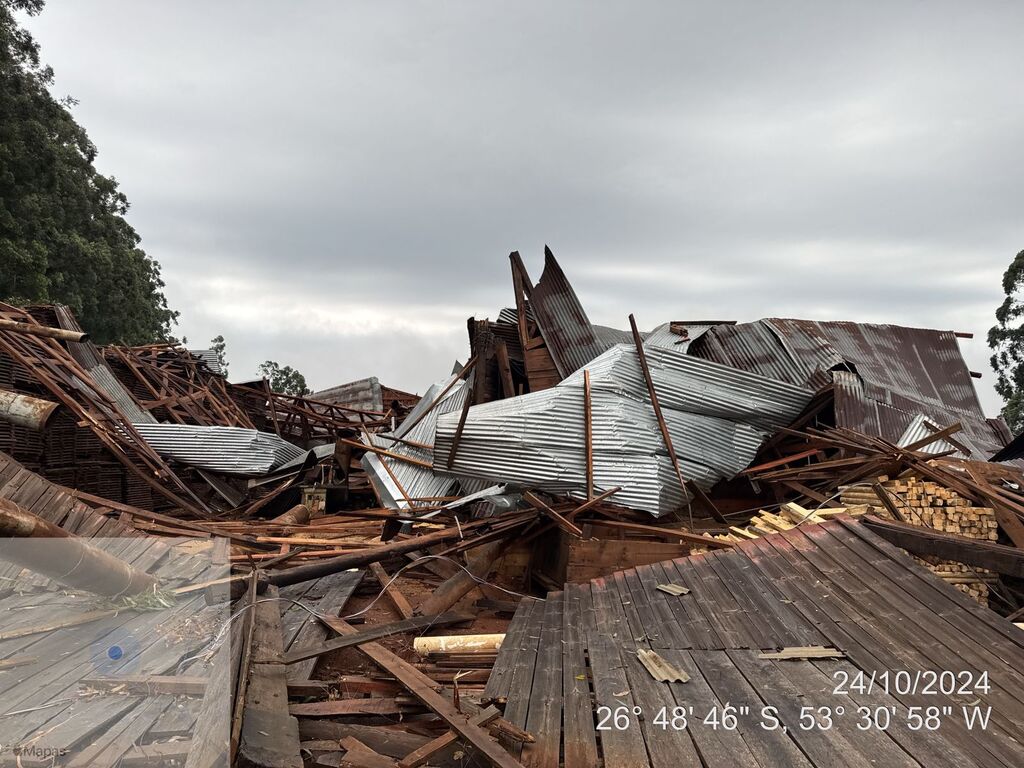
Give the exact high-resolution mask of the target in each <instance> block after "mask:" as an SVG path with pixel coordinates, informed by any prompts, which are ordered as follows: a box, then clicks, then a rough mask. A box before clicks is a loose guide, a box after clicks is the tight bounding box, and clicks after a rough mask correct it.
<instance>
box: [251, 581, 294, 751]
mask: <svg viewBox="0 0 1024 768" xmlns="http://www.w3.org/2000/svg"><path fill="white" fill-rule="evenodd" d="M276 597H277V589H275V588H273V587H268V588H267V594H266V595H265V598H264V599H261V600H258V601H256V603H255V608H253V609H252V610H253V611H255V614H254V616H253V635H252V656H251V658H252V664H251V666H250V669H249V670H248V674H249V684H248V686H247V688H246V691H245V710H244V712H243V714H242V734H241V739H240V741H239V744H238V765H239V766H242V767H243V768H302V758H301V757H300V756H299V725H298V722H297V721H296V719H295V718H294V717H293V716H292V715H291V714H289V712H288V678H287V674H286V669H285V665H284V664H283V663H281V660H280V658H281V650H282V648H281V646H282V634H281V610H280V603H279V602H278V601H277V600H276V599H274V598H276ZM243 672H244V670H243Z"/></svg>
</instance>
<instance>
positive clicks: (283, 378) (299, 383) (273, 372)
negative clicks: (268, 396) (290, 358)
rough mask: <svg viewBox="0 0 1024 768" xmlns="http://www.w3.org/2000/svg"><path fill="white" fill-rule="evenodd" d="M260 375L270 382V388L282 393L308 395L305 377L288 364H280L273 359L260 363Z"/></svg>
mask: <svg viewBox="0 0 1024 768" xmlns="http://www.w3.org/2000/svg"><path fill="white" fill-rule="evenodd" d="M259 372H260V375H261V376H262V377H263V378H265V379H266V380H267V381H269V382H270V388H271V389H272V390H274V391H275V392H280V393H281V394H284V395H299V396H301V395H308V394H309V392H310V390H309V388H308V387H306V377H305V376H303V375H302V374H301V373H299V372H298V371H296V370H295V369H294V368H292V367H291V366H290V365H285V366H281V365H278V364H277V363H275V362H274V361H273V360H267V362H265V363H262V364H260V367H259Z"/></svg>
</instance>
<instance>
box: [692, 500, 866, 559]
mask: <svg viewBox="0 0 1024 768" xmlns="http://www.w3.org/2000/svg"><path fill="white" fill-rule="evenodd" d="M871 511H872V508H871V507H870V506H869V505H867V504H860V503H850V504H849V505H848V506H844V507H823V508H820V509H807V508H806V507H802V506H800V505H799V504H796V503H795V502H787V503H785V504H782V505H781V506H780V507H779V510H778V512H777V513H775V512H767V511H765V510H763V509H762V510H761V511H759V512H758V513H757V514H756V515H754V516H753V517H752V518H750V522H749V523H747V524H746V525H745V526H737V525H731V526H729V532H728V533H724V534H719V535H717V536H715V538H716V539H718V540H719V541H733V542H739V541H743V540H744V539H756V538H759V537H761V536H766V535H768V534H771V533H779V532H780V531H788V530H790V529H791V528H795V527H796V526H798V525H812V524H814V523H823V522H825V521H826V520H828V519H830V518H833V517H836V516H837V515H850V516H853V517H858V516H860V515H863V514H867V513H869V512H871ZM701 551H707V549H706V548H703V549H702V550H701ZM696 552H697V549H696V548H695V549H692V550H690V553H691V554H695V553H696Z"/></svg>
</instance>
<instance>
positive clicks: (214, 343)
mask: <svg viewBox="0 0 1024 768" xmlns="http://www.w3.org/2000/svg"><path fill="white" fill-rule="evenodd" d="M210 349H211V350H212V351H213V353H214V354H215V355H217V362H218V363H220V370H221V373H223V374H224V376H227V375H228V359H227V356H226V354H225V350H226V349H227V344H226V343H225V341H224V337H223V336H219V335H218V336H214V337H213V338H212V339H210Z"/></svg>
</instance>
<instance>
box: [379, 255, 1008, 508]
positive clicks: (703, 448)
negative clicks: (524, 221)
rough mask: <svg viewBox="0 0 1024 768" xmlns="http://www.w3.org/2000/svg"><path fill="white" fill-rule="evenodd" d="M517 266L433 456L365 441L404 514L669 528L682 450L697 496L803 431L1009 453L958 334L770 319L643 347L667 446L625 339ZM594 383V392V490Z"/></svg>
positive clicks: (484, 328) (444, 418)
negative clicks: (511, 490) (769, 444)
mask: <svg viewBox="0 0 1024 768" xmlns="http://www.w3.org/2000/svg"><path fill="white" fill-rule="evenodd" d="M510 261H511V266H512V282H513V292H514V298H515V307H514V308H506V309H502V310H501V311H500V312H499V314H498V319H497V320H496V321H493V322H492V321H489V320H483V321H477V320H475V319H470V321H469V323H468V327H469V333H470V348H471V352H472V359H471V363H470V364H468V365H467V367H466V371H465V373H464V375H463V377H462V378H464V379H465V382H464V383H463V382H460V383H459V388H458V389H456V390H452V391H451V392H448V393H447V397H445V398H442V399H441V400H440V401H438V402H436V403H435V404H434V406H435V407H436V408H437V409H438V411H439V414H438V415H436V416H435V417H433V418H432V419H430V420H428V421H427V422H426V425H423V424H421V425H420V426H419V427H418V435H417V438H416V439H417V440H418V441H419V442H420V443H421V445H419V446H410V445H408V444H406V445H401V444H399V443H398V442H397V439H398V438H401V437H402V436H403V435H402V434H401V433H400V432H396V433H394V435H392V436H391V437H392V439H394V440H395V441H396V442H394V443H392V444H391V445H386V441H387V439H388V438H387V436H385V435H378V436H376V437H374V438H373V439H372V442H371V441H370V440H369V439H365V440H364V442H367V444H371V445H372V446H373V447H376V448H378V449H382V450H383V449H385V448H388V449H390V452H391V453H392V454H394V455H392V456H390V457H389V456H387V455H386V454H382V453H380V452H378V453H377V455H375V456H373V457H372V458H367V459H366V460H365V463H366V468H367V470H368V472H369V473H370V476H371V480H372V481H373V483H374V485H375V487H377V488H378V489H385V488H386V489H388V493H387V495H388V497H389V498H388V499H387V500H386V501H385V503H388V504H389V505H390V506H393V507H394V508H407V507H409V506H410V503H409V502H406V501H404V499H406V498H415V497H419V496H431V495H444V494H446V493H451V492H452V491H453V489H455V488H462V490H463V492H465V491H466V489H467V488H468V487H469V486H468V484H467V482H466V481H467V480H468V479H472V480H475V481H481V482H493V483H513V484H518V485H523V486H532V487H537V488H540V489H544V490H549V491H552V492H558V493H563V494H568V495H571V496H575V497H577V498H586V497H587V496H588V494H592V492H593V491H595V490H596V491H598V492H600V491H605V490H607V489H609V488H612V487H619V488H621V490H620V491H619V492H618V493H617V494H616V503H619V504H621V505H623V506H626V507H631V508H634V509H642V510H646V511H648V512H650V513H652V514H654V515H656V516H658V515H662V514H665V513H668V512H674V511H679V510H680V509H681V508H682V507H683V506H685V505H686V504H688V502H689V501H690V500H691V499H692V496H693V492H692V491H693V490H694V489H693V488H689V489H686V488H684V487H681V485H680V482H679V479H678V477H677V474H676V472H675V466H674V464H675V461H674V460H673V458H672V454H673V452H674V453H675V454H677V455H678V463H679V474H681V475H682V477H683V478H684V480H685V481H686V482H687V485H689V483H690V482H691V481H692V483H693V484H695V485H696V487H697V488H698V489H701V490H703V491H708V492H710V491H712V489H713V488H714V486H715V485H716V483H719V482H721V481H726V480H729V479H730V478H733V477H735V476H736V475H737V474H739V473H740V472H741V471H742V470H743V469H744V468H745V467H747V466H748V465H749V464H750V463H751V461H752V460H753V459H754V458H755V456H756V455H757V454H758V451H759V449H760V448H761V446H762V444H763V443H764V442H765V440H766V439H768V438H769V437H771V436H772V435H773V434H776V433H778V431H779V430H780V429H781V428H782V427H786V426H788V425H789V424H791V423H793V422H794V421H797V420H800V421H801V423H804V424H806V423H816V424H822V425H824V426H838V427H845V428H849V429H853V430H856V431H860V432H864V433H867V434H870V435H874V436H878V437H882V438H884V439H886V440H888V441H890V442H892V443H894V444H900V445H908V444H910V443H913V442H916V441H917V440H919V439H921V438H922V437H924V436H927V435H928V434H931V433H933V432H936V431H938V430H939V429H941V428H943V427H947V426H949V425H952V424H956V423H958V424H960V426H961V431H960V432H959V433H958V434H957V436H956V438H955V439H952V438H950V439H949V440H948V441H935V442H933V443H932V444H931V445H930V446H929V450H930V451H933V452H954V453H956V454H957V455H959V456H961V457H962V458H969V459H975V460H987V459H988V457H989V456H991V455H992V454H993V453H995V452H996V451H998V450H999V449H1000V448H1002V447H1003V446H1004V445H1005V444H1006V443H1007V442H1008V441H1009V439H1010V435H1009V432H1008V430H1007V428H1006V425H1005V424H1004V423H1003V422H1002V420H1001V419H988V418H986V417H985V415H984V412H983V411H982V409H981V404H980V402H979V400H978V397H977V393H976V392H975V390H974V386H973V383H972V381H971V378H972V375H973V374H971V372H970V371H969V370H968V369H967V366H966V364H965V363H964V360H963V358H962V356H961V354H960V350H959V347H958V345H957V334H955V333H954V332H952V331H941V330H928V329H919V328H906V327H902V326H895V325H877V324H864V323H852V322H821V321H810V320H791V319H779V318H770V319H764V320H759V321H756V322H752V323H742V324H736V323H735V322H732V321H715V320H700V321H673V322H666V323H663V324H661V325H659V326H658V327H656V328H655V329H654V330H653V331H651V332H649V333H646V334H641V337H642V338H643V343H642V348H643V351H644V354H645V355H646V357H647V358H649V360H650V361H651V368H652V378H653V386H654V389H655V392H656V395H657V397H658V399H659V400H661V401H664V403H665V418H664V420H665V422H666V426H667V433H668V436H669V440H670V443H671V445H670V444H668V443H666V442H665V439H664V437H663V436H662V435H661V434H660V433H659V432H660V423H659V419H658V418H657V415H656V414H655V413H654V409H653V408H652V401H651V396H650V394H649V388H648V387H647V386H646V382H645V380H644V378H643V376H642V375H641V369H640V366H639V365H638V356H639V354H640V350H638V349H637V347H636V345H635V343H634V339H633V337H632V335H631V333H630V332H629V331H622V330H617V329H614V328H607V327H604V326H597V325H594V324H593V323H591V321H590V319H589V317H588V315H587V312H586V310H585V309H584V307H583V303H582V302H581V301H580V299H579V297H578V296H577V294H576V292H575V291H574V290H573V288H572V285H571V284H570V283H569V280H568V278H567V277H566V275H565V273H564V271H563V270H562V268H561V267H560V266H559V264H558V262H557V261H556V259H555V257H554V254H552V252H551V251H550V249H548V248H545V253H544V271H543V274H542V276H541V279H540V281H539V282H538V283H537V284H536V285H534V284H533V283H532V282H531V280H530V277H529V275H528V273H527V271H526V268H525V266H524V264H523V261H522V259H521V258H520V256H519V254H518V253H513V254H512V255H511V257H510ZM698 361H701V362H698ZM584 370H587V371H589V376H590V378H591V381H592V386H593V392H594V399H593V403H592V405H591V413H590V419H591V420H592V427H593V430H592V433H593V439H592V457H591V458H590V459H589V461H591V462H592V468H591V469H592V475H593V487H592V488H588V487H587V479H586V478H587V467H586V462H587V461H588V458H587V455H588V453H587V447H586V441H585V434H584V432H585V421H586V419H585V415H584V410H585V409H584V403H583V371H584ZM430 402H431V398H429V397H428V398H425V399H424V403H430ZM421 407H427V406H424V405H423V404H422V403H421ZM801 414H802V415H801ZM434 421H436V429H435V428H434ZM399 474H400V475H402V480H401V481H396V476H397V475H399Z"/></svg>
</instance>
